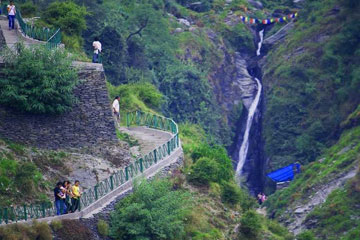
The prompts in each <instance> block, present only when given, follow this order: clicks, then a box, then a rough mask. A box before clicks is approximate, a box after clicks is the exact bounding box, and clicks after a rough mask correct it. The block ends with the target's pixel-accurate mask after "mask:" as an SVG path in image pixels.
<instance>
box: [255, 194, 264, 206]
mask: <svg viewBox="0 0 360 240" xmlns="http://www.w3.org/2000/svg"><path fill="white" fill-rule="evenodd" d="M257 200H258V203H259V204H260V205H261V204H263V203H264V202H265V201H266V195H265V193H261V192H260V193H258V195H257Z"/></svg>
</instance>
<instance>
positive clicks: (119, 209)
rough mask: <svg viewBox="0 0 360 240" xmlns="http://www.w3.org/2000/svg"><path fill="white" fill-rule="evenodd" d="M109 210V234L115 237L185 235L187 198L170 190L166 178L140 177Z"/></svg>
mask: <svg viewBox="0 0 360 240" xmlns="http://www.w3.org/2000/svg"><path fill="white" fill-rule="evenodd" d="M133 190H134V192H133V194H132V195H130V196H128V197H127V198H125V199H124V200H122V201H121V202H120V203H119V204H118V205H117V206H116V210H115V211H114V212H113V213H112V214H111V226H110V236H111V237H112V238H115V239H169V240H171V239H184V236H185V221H186V218H187V216H188V215H189V211H188V210H189V208H190V199H189V195H188V194H187V193H185V192H184V191H179V190H178V191H173V190H172V184H171V182H169V181H168V180H157V179H155V180H153V181H152V182H150V183H147V182H146V181H143V182H141V183H139V184H135V185H134V188H133Z"/></svg>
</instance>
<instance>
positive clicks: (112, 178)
mask: <svg viewBox="0 0 360 240" xmlns="http://www.w3.org/2000/svg"><path fill="white" fill-rule="evenodd" d="M110 189H111V190H114V177H113V175H111V176H110Z"/></svg>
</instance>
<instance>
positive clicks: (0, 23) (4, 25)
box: [0, 16, 45, 48]
mask: <svg viewBox="0 0 360 240" xmlns="http://www.w3.org/2000/svg"><path fill="white" fill-rule="evenodd" d="M0 28H1V30H2V33H3V35H4V38H5V41H6V45H7V46H8V47H9V48H13V46H14V45H15V43H17V42H23V43H24V45H25V46H30V45H34V44H44V43H45V42H41V41H37V40H34V39H30V38H28V37H25V36H23V35H22V33H21V32H20V31H19V25H18V24H17V21H15V29H13V30H9V22H8V20H7V18H6V17H5V16H0Z"/></svg>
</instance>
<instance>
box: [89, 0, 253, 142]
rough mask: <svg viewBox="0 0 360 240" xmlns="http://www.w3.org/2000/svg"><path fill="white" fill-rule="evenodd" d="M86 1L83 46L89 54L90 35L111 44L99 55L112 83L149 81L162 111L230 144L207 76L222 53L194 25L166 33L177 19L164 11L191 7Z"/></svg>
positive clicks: (149, 2) (181, 11)
mask: <svg viewBox="0 0 360 240" xmlns="http://www.w3.org/2000/svg"><path fill="white" fill-rule="evenodd" d="M205 2H209V3H210V1H202V3H205ZM86 4H88V5H89V9H91V11H92V16H91V17H88V18H87V25H88V29H87V30H86V32H85V34H84V36H85V40H86V44H85V46H86V49H87V52H88V53H89V54H90V53H91V52H92V48H91V43H92V41H93V39H94V37H99V39H100V41H101V42H102V43H103V46H106V49H111V50H108V51H106V49H105V50H104V52H103V54H102V57H103V64H104V69H105V72H106V75H107V77H108V79H109V81H110V82H111V83H112V84H113V85H119V84H123V83H138V82H141V83H142V82H149V83H153V84H154V85H155V86H156V87H157V88H158V89H159V90H160V91H161V92H162V94H164V96H165V97H164V100H165V101H164V104H163V106H162V110H163V111H162V112H163V115H166V116H169V117H172V118H173V119H174V120H175V121H177V122H180V121H182V122H191V123H196V124H199V125H201V126H202V127H203V128H205V130H206V132H207V133H209V135H211V136H213V137H214V141H216V142H217V143H225V144H227V145H229V144H230V133H229V129H228V127H227V125H226V122H225V121H226V120H225V119H224V118H223V117H222V116H221V115H220V109H219V106H218V105H217V104H216V102H215V98H214V94H213V91H212V89H211V86H210V84H208V79H207V76H209V73H210V72H209V71H210V70H211V69H212V68H214V66H215V65H216V64H217V63H218V62H219V60H220V58H221V57H222V55H221V54H219V50H218V49H217V47H216V46H215V45H214V44H213V43H212V41H211V40H210V39H209V37H208V36H207V34H206V31H204V30H202V29H200V28H199V33H196V34H195V33H191V32H183V33H181V34H172V32H173V30H174V28H176V27H179V26H178V23H176V21H173V19H170V18H172V17H170V16H168V15H167V14H164V12H166V11H170V12H172V13H173V14H175V15H176V16H177V17H181V15H187V14H188V15H189V14H197V13H196V12H193V11H191V10H188V9H186V8H185V7H183V6H181V5H179V4H178V3H176V2H175V1H162V0H159V1H153V0H141V1H140V0H136V1H121V2H120V3H119V2H117V1H114V0H111V1H105V2H104V3H102V4H97V3H95V2H91V3H90V2H87V3H86ZM97 16H101V17H97ZM198 20H199V21H198V22H199V25H201V24H202V23H201V20H200V19H198ZM242 30H244V31H245V32H246V31H247V30H246V29H242ZM219 38H220V36H219ZM188 52H190V53H191V54H190V55H191V56H190V57H189V54H187V53H188ZM179 59H180V60H179Z"/></svg>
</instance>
